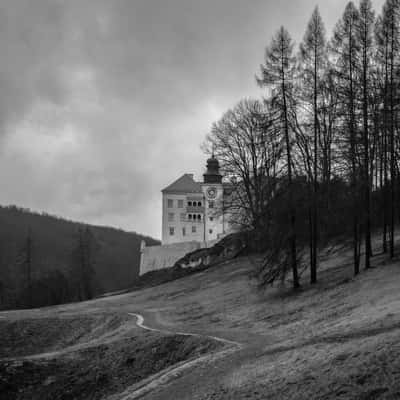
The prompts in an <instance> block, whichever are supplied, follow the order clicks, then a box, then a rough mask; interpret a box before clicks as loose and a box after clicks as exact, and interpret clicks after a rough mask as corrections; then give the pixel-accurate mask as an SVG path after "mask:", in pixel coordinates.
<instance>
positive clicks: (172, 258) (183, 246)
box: [139, 242, 204, 275]
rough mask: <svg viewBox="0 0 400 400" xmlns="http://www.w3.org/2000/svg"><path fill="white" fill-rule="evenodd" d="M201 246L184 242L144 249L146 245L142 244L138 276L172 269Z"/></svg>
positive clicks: (201, 244)
mask: <svg viewBox="0 0 400 400" xmlns="http://www.w3.org/2000/svg"><path fill="white" fill-rule="evenodd" d="M203 246H204V243H200V242H184V243H174V244H167V245H162V246H149V247H146V244H145V243H144V242H142V246H141V250H140V251H141V257H140V272H139V275H143V274H145V273H146V272H150V271H155V270H159V269H164V268H169V267H173V266H174V264H175V263H176V262H177V261H178V260H179V259H181V258H182V257H183V256H184V255H185V254H188V253H191V252H193V251H195V250H198V249H200V248H202V247H203Z"/></svg>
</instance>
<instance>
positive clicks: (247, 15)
mask: <svg viewBox="0 0 400 400" xmlns="http://www.w3.org/2000/svg"><path fill="white" fill-rule="evenodd" d="M346 2H347V1H346V0H324V1H322V0H321V1H320V2H319V7H320V12H321V14H322V17H323V19H324V22H325V24H326V28H327V32H328V33H330V32H331V30H332V28H333V26H334V24H335V23H336V21H337V20H338V18H339V17H340V16H341V14H342V13H343V10H344V7H345V4H346ZM316 4H318V2H316V1H315V0H298V1H296V0H279V1H276V0H274V1H272V0H246V1H244V0H201V1H199V0H0V52H1V59H0V204H2V205H8V204H16V205H19V206H23V207H29V208H32V209H34V210H37V211H46V212H49V213H52V214H57V215H59V216H63V217H66V218H69V219H74V220H78V221H83V222H88V223H93V224H102V225H110V226H115V227H120V228H123V229H126V230H135V231H137V232H140V233H145V234H149V235H152V236H154V237H158V238H159V237H160V231H161V193H160V190H161V189H162V188H163V187H165V186H167V185H168V184H169V183H171V182H172V181H173V180H175V179H176V178H178V177H179V176H180V175H182V174H183V173H195V175H196V176H197V177H198V179H200V176H201V174H202V173H203V169H204V164H205V160H206V158H207V157H206V155H204V154H203V153H202V151H201V150H200V145H201V143H202V142H203V140H204V137H205V135H206V134H207V133H208V131H209V129H210V126H211V124H212V122H213V121H215V120H217V119H218V118H219V117H220V116H221V114H222V113H223V112H224V111H225V110H227V109H228V108H229V107H232V106H233V105H234V104H235V103H236V102H237V101H238V100H240V99H241V98H243V97H247V96H261V95H262V92H261V91H260V89H258V88H257V86H256V84H255V79H254V75H255V74H256V73H258V68H259V64H260V63H261V62H262V61H263V54H264V48H265V46H266V44H268V43H269V41H270V38H271V35H272V34H273V33H274V32H275V31H276V30H277V28H279V26H280V25H285V26H286V27H287V29H288V30H289V31H290V33H291V34H292V36H293V38H294V39H295V41H296V42H297V43H299V41H300V40H301V38H302V36H303V32H304V29H305V26H306V23H307V21H308V19H309V17H310V15H311V13H312V11H313V8H314V7H315V5H316ZM373 4H374V6H375V10H376V11H378V12H380V10H381V7H382V4H383V0H375V1H373Z"/></svg>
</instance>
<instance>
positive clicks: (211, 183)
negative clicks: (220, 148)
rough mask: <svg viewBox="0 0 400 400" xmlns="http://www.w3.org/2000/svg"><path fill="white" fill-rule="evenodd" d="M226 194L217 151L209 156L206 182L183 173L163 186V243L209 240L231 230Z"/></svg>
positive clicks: (204, 179) (205, 176)
mask: <svg viewBox="0 0 400 400" xmlns="http://www.w3.org/2000/svg"><path fill="white" fill-rule="evenodd" d="M226 195H227V193H226V190H224V184H223V183H222V175H221V174H220V172H219V163H218V160H217V159H216V158H215V157H214V155H213V156H212V157H211V158H209V159H208V160H207V170H206V172H205V173H204V175H203V182H196V181H195V180H194V179H193V175H192V174H184V175H182V176H181V177H180V178H179V179H177V180H176V181H175V182H173V183H171V184H170V185H169V186H167V187H166V188H165V189H163V190H162V244H172V243H181V242H189V241H196V242H210V241H213V240H216V239H219V238H221V237H222V236H223V235H224V234H225V233H226V232H227V230H228V226H227V222H226V218H225V217H226V216H225V215H224V197H225V196H226Z"/></svg>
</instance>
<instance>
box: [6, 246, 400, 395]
mask: <svg viewBox="0 0 400 400" xmlns="http://www.w3.org/2000/svg"><path fill="white" fill-rule="evenodd" d="M350 260H351V256H350V253H349V252H347V251H344V250H341V251H337V252H336V253H333V254H331V255H329V256H327V257H325V259H324V260H323V261H322V263H321V268H320V283H318V284H317V285H316V286H315V287H312V288H311V287H309V286H308V285H307V284H305V285H304V287H303V290H302V291H300V292H298V293H296V294H293V293H292V292H291V291H290V290H289V289H285V288H270V289H268V290H266V291H265V292H260V291H258V290H257V289H256V287H255V285H254V282H252V281H251V280H250V279H249V271H250V270H251V268H252V263H251V260H249V259H247V258H240V259H237V260H235V261H234V262H231V263H227V264H225V265H222V266H219V267H214V268H211V269H210V270H208V271H205V272H202V273H200V274H195V275H193V276H189V277H187V278H183V279H180V280H177V281H174V282H171V283H168V284H165V285H162V286H159V287H157V288H150V289H144V290H141V291H137V292H133V293H129V294H125V295H120V296H114V297H109V298H104V299H98V300H95V301H92V302H87V303H79V304H73V305H65V306H59V307H53V308H48V309H44V310H41V311H39V312H38V311H36V312H35V311H19V312H15V313H12V312H11V313H5V314H0V316H2V317H3V318H2V319H3V320H4V321H3V324H6V323H10V321H14V322H13V323H20V324H27V323H28V321H29V320H31V319H32V318H34V319H37V318H39V319H42V318H46V319H49V318H55V317H56V318H71V317H74V318H75V317H83V316H86V315H93V314H94V315H100V316H102V317H101V318H104V316H105V315H108V316H109V315H112V316H113V318H115V316H119V318H121V319H123V321H125V322H124V323H123V324H122V325H121V326H127V325H126V324H130V323H131V322H129V320H125V318H126V313H127V312H134V311H138V312H141V313H143V314H144V315H145V318H146V321H147V324H149V325H153V326H157V325H158V326H160V327H167V328H168V329H171V330H179V331H190V332H199V333H204V334H211V335H218V336H221V337H225V338H227V339H233V340H237V341H240V342H242V343H244V344H245V347H244V349H243V350H242V351H241V352H238V353H237V354H236V355H234V356H232V359H226V360H225V361H223V360H222V361H220V362H219V363H217V364H216V365H215V366H214V368H215V369H213V370H210V368H209V367H208V366H207V367H205V368H204V369H201V368H199V369H196V370H194V371H192V372H190V373H188V374H187V376H183V377H180V378H179V379H177V380H176V381H174V382H173V383H172V384H171V385H169V386H168V387H165V388H162V390H160V391H159V392H154V393H152V394H150V395H148V396H147V397H146V398H148V399H158V398H159V399H168V398H171V399H172V398H181V399H184V398H188V399H195V398H198V399H200V398H204V399H205V398H207V399H241V398H250V399H266V398H274V399H275V398H276V399H313V398H330V399H334V398H342V399H351V398H354V399H355V398H357V399H378V398H388V399H389V398H390V399H397V398H400V379H399V378H400V344H399V337H400V313H399V310H400V290H399V287H400V265H399V262H398V261H396V262H393V263H387V262H385V259H384V258H383V257H382V256H377V257H375V258H374V265H375V266H377V268H373V269H371V270H370V271H363V272H362V273H361V275H360V276H359V277H357V278H353V277H352V269H351V265H350ZM306 280H307V278H306V277H304V281H306ZM18 321H19V322H18ZM21 321H22V322H21ZM128 331H129V330H128ZM124 332H125V330H124ZM132 332H133V331H132ZM132 332H131V333H130V334H129V335H130V336H129V335H128V336H129V337H132V335H133V336H135V335H139V333H138V329H137V328H136V331H135V332H136V333H132ZM140 335H143V332H142V333H140ZM103 336H104V335H103ZM27 340H28V339H27ZM102 340H103V341H104V339H102ZM118 343H120V342H118ZM97 345H98V344H97ZM0 346H1V345H0ZM3 346H4V345H3ZM108 346H110V345H109V344H108ZM119 346H121V345H118V346H117V345H116V346H115V355H114V356H113V357H118V354H120V353H121V347H119ZM27 347H29V346H27ZM55 347H56V346H55V344H54V343H53V344H52V345H51V346H50V348H51V349H54V348H55ZM43 348H45V347H42V349H43ZM109 351H111V352H112V351H113V346H112V345H111V347H109ZM130 351H136V350H133V349H131V348H129V346H128V347H127V348H126V351H124V352H123V354H128V353H129V352H130ZM71 354H74V353H71ZM99 365H101V364H99ZM91 368H92V369H93V365H92V366H91ZM116 371H118V369H116ZM136 372H137V371H136ZM124 373H126V374H128V375H129V372H124ZM92 379H95V378H93V377H92ZM130 382H131V381H129V379H126V380H124V381H123V382H122V383H121V385H117V386H116V387H113V389H112V390H114V391H119V390H120V389H122V387H123V385H127V384H128V383H130ZM71 383H72V381H71ZM64 384H66V383H65V382H64ZM176 396H178V397H176ZM66 398H67V397H66Z"/></svg>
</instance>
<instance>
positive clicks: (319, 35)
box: [300, 7, 326, 283]
mask: <svg viewBox="0 0 400 400" xmlns="http://www.w3.org/2000/svg"><path fill="white" fill-rule="evenodd" d="M300 61H301V67H300V68H301V77H302V79H301V81H302V87H303V91H304V99H305V101H306V103H308V104H310V105H311V108H312V112H311V114H312V120H313V123H312V127H313V176H312V180H313V182H312V184H313V185H312V186H313V193H312V223H311V236H310V238H311V243H310V248H311V251H310V255H311V260H310V267H311V271H310V272H311V274H310V276H311V283H316V281H317V257H318V255H317V252H318V235H319V233H318V160H319V154H318V143H319V141H320V138H319V136H320V135H319V131H320V121H319V119H318V115H319V109H320V105H319V97H320V92H321V80H322V76H323V74H324V69H325V67H326V39H325V27H324V24H323V21H322V18H321V15H320V13H319V9H318V7H316V8H315V9H314V12H313V13H312V16H311V19H310V21H309V23H308V25H307V28H306V32H305V35H304V39H303V42H302V43H301V45H300Z"/></svg>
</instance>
